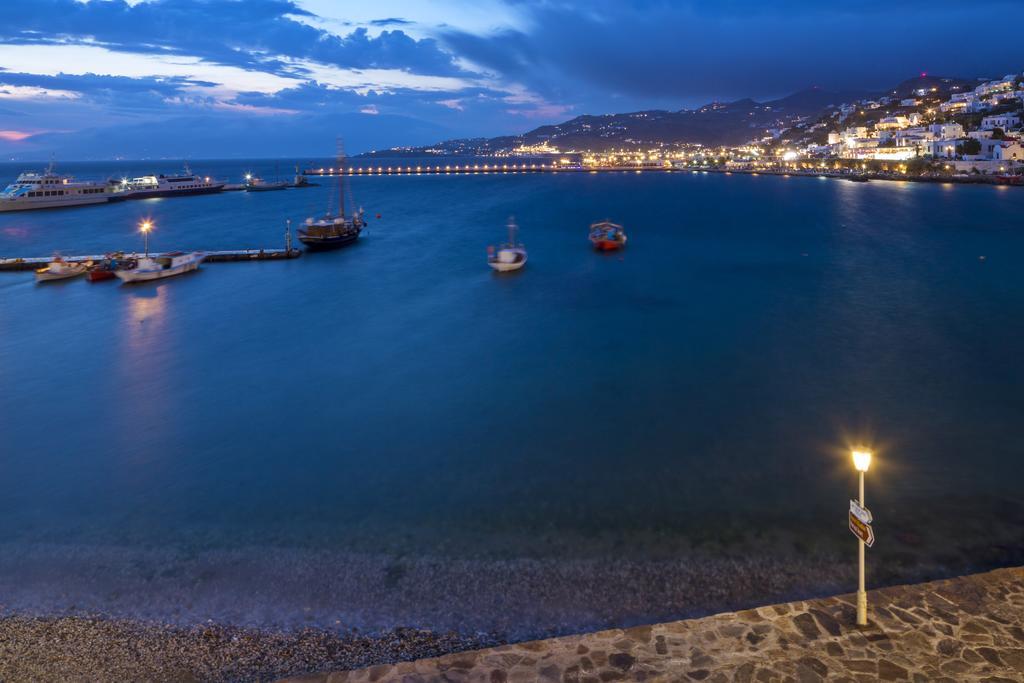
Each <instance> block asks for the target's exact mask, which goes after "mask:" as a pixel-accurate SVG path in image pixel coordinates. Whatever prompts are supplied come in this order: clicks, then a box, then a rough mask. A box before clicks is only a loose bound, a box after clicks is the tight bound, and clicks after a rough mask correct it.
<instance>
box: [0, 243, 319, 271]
mask: <svg viewBox="0 0 1024 683" xmlns="http://www.w3.org/2000/svg"><path fill="white" fill-rule="evenodd" d="M171 253H172V252H162V253H151V254H150V257H151V258H161V257H164V256H169V255H170V254H171ZM204 253H205V254H206V259H205V260H204V262H205V263H227V262H231V261H282V260H285V259H293V258H298V257H299V256H301V255H302V250H301V249H294V248H292V249H227V250H221V251H207V252H204ZM123 254H124V257H125V258H141V257H142V254H139V253H127V252H123ZM108 257H109V255H108V254H91V255H85V256H63V257H62V258H63V259H64V260H65V261H67V262H68V263H85V262H86V261H97V262H98V261H102V260H103V259H105V258H108ZM52 260H53V256H32V257H27V258H0V271H4V270H35V269H36V268H42V267H43V266H45V265H46V264H47V263H49V262H50V261H52Z"/></svg>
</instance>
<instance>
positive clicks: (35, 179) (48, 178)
mask: <svg viewBox="0 0 1024 683" xmlns="http://www.w3.org/2000/svg"><path fill="white" fill-rule="evenodd" d="M110 196H111V191H110V188H109V187H108V185H107V184H106V183H103V182H98V181H91V180H82V181H76V180H75V179H74V178H72V177H71V176H67V175H59V174H57V173H55V172H54V170H53V164H50V165H49V167H47V169H46V171H45V172H43V173H31V172H26V173H22V174H21V175H19V176H18V179H17V180H15V181H14V182H13V183H11V184H10V185H8V186H7V187H6V189H4V191H3V192H0V211H24V210H27V209H56V208H60V207H64V206H81V205H83V204H105V203H106V202H108V201H109V200H110Z"/></svg>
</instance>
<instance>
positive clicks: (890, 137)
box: [736, 74, 1024, 173]
mask: <svg viewBox="0 0 1024 683" xmlns="http://www.w3.org/2000/svg"><path fill="white" fill-rule="evenodd" d="M922 80H925V81H928V79H927V77H925V76H922ZM930 83H934V84H928V85H924V86H922V87H919V88H916V89H914V90H913V91H912V92H909V93H907V92H904V93H900V92H898V91H893V92H892V93H891V94H890V95H887V96H884V97H880V98H877V99H862V100H858V101H856V102H852V103H846V104H842V105H840V106H838V107H836V108H834V109H831V110H829V111H827V112H826V113H825V114H823V115H822V116H821V117H819V118H818V119H816V120H813V121H804V122H800V123H798V124H797V125H795V126H793V127H792V128H790V129H786V130H773V131H769V135H768V136H766V137H765V138H764V139H762V140H761V141H760V142H761V143H762V145H757V144H754V145H751V146H749V148H748V149H750V150H754V151H757V150H758V149H759V148H760V149H761V151H762V152H763V153H767V154H768V156H769V157H774V158H781V159H783V160H786V161H790V160H797V159H816V160H817V159H837V160H846V161H851V160H852V161H885V162H911V161H915V160H916V161H917V162H918V164H917V165H918V166H919V167H920V168H919V170H924V169H925V168H930V169H932V170H940V169H941V170H945V171H952V172H954V173H1013V172H1014V171H1019V170H1020V167H1021V165H1022V164H1024V140H1022V130H1021V120H1022V114H1024V75H1021V74H1009V75H1007V76H1004V77H1003V78H1000V79H996V80H991V81H984V82H981V83H979V84H978V85H976V86H974V87H973V88H970V87H965V85H964V84H963V83H962V82H958V81H956V79H938V82H937V83H936V82H935V81H930ZM742 156H743V155H742V154H741V155H738V157H739V158H736V161H741V160H742ZM747 156H748V157H749V158H748V159H747V160H748V161H750V162H754V161H756V160H757V157H759V156H761V155H760V154H748V155H747Z"/></svg>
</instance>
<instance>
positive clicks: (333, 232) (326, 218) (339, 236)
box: [298, 146, 366, 251]
mask: <svg viewBox="0 0 1024 683" xmlns="http://www.w3.org/2000/svg"><path fill="white" fill-rule="evenodd" d="M344 168H345V154H344V152H343V151H342V150H341V149H340V146H339V150H338V169H339V173H338V212H337V213H333V212H331V210H330V207H328V210H327V213H325V214H324V215H322V216H320V217H318V218H315V217H310V218H307V219H306V222H305V224H304V225H303V227H302V228H300V229H299V231H298V237H299V241H300V242H302V243H303V244H304V245H306V248H307V249H309V250H310V251H325V250H328V249H339V248H341V247H347V246H348V245H350V244H353V243H355V241H356V240H358V239H359V235H360V234H361V233H362V231H363V228H364V227H366V219H365V218H364V217H363V210H362V208H360V209H359V210H357V211H356V212H355V213H353V214H352V215H350V216H349V215H346V214H345V175H346V174H345V173H344Z"/></svg>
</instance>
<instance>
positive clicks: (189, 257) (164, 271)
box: [114, 251, 206, 282]
mask: <svg viewBox="0 0 1024 683" xmlns="http://www.w3.org/2000/svg"><path fill="white" fill-rule="evenodd" d="M205 258H206V254H204V253H203V252H201V251H193V252H189V253H185V252H180V251H175V252H171V253H169V254H164V255H162V256H159V257H150V256H144V257H142V258H140V259H139V260H138V261H136V263H135V265H134V267H131V268H123V269H120V270H115V271H114V275H115V276H117V277H118V278H120V279H121V281H122V282H147V281H149V280H161V279H163V278H165V277H173V276H175V275H182V274H183V273H188V272H191V271H193V270H197V269H198V268H199V264H200V263H202V262H203V259H205Z"/></svg>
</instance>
